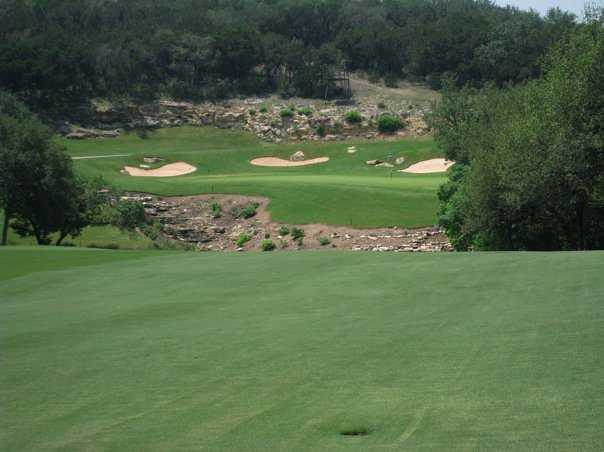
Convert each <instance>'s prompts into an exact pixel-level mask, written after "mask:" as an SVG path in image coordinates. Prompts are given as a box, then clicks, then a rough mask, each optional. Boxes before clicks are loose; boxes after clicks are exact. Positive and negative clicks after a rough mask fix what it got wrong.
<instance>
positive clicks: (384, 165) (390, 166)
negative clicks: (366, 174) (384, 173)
mask: <svg viewBox="0 0 604 452" xmlns="http://www.w3.org/2000/svg"><path fill="white" fill-rule="evenodd" d="M375 167H376V168H394V165H393V164H392V163H387V162H382V163H378V164H377V165H375Z"/></svg>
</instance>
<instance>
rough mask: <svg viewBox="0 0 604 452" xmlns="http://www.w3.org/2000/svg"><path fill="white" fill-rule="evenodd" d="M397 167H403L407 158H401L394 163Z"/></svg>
mask: <svg viewBox="0 0 604 452" xmlns="http://www.w3.org/2000/svg"><path fill="white" fill-rule="evenodd" d="M394 162H395V163H396V164H397V165H402V164H403V163H405V157H399V158H397V159H396V160H395V161H394Z"/></svg>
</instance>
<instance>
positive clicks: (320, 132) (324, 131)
mask: <svg viewBox="0 0 604 452" xmlns="http://www.w3.org/2000/svg"><path fill="white" fill-rule="evenodd" d="M315 130H316V132H317V135H319V136H320V137H324V136H325V135H327V129H326V128H325V125H324V124H319V125H318V126H317V128H316V129H315Z"/></svg>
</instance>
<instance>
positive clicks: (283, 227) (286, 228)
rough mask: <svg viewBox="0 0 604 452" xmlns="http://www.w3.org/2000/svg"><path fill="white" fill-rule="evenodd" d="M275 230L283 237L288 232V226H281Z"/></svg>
mask: <svg viewBox="0 0 604 452" xmlns="http://www.w3.org/2000/svg"><path fill="white" fill-rule="evenodd" d="M277 232H278V233H279V235H280V236H281V237H285V236H286V235H287V234H289V228H288V227H287V226H281V227H280V228H279V230H278V231H277Z"/></svg>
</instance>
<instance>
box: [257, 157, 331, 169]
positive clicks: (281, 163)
mask: <svg viewBox="0 0 604 452" xmlns="http://www.w3.org/2000/svg"><path fill="white" fill-rule="evenodd" d="M328 161H329V157H319V158H316V159H310V160H300V161H291V160H283V159H280V158H277V157H261V158H257V159H254V160H252V161H251V162H250V163H251V164H252V165H256V166H272V167H280V168H289V167H292V166H306V165H316V164H317V163H325V162H328Z"/></svg>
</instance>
